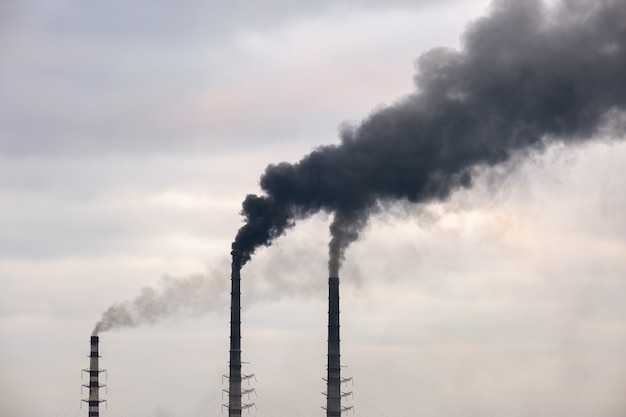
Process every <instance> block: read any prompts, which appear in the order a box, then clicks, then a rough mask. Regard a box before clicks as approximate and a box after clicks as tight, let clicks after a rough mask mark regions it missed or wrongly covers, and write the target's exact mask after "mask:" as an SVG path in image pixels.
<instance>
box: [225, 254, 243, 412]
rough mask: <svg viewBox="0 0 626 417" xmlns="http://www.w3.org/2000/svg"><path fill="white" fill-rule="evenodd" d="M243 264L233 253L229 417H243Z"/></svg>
mask: <svg viewBox="0 0 626 417" xmlns="http://www.w3.org/2000/svg"><path fill="white" fill-rule="evenodd" d="M240 270H241V262H240V261H239V258H238V256H237V255H236V254H235V253H233V263H232V270H231V291H230V362H229V365H228V371H229V374H228V417H240V416H241V300H240V299H241V289H240V284H241V275H240Z"/></svg>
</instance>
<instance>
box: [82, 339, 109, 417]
mask: <svg viewBox="0 0 626 417" xmlns="http://www.w3.org/2000/svg"><path fill="white" fill-rule="evenodd" d="M98 342H99V338H98V336H91V341H90V345H91V349H90V353H89V369H83V372H87V373H89V384H85V385H83V387H85V388H89V398H88V399H86V400H83V401H84V402H86V403H87V404H88V405H89V414H88V416H89V417H99V416H100V403H101V402H103V401H106V400H101V399H100V388H101V387H103V386H104V385H100V380H99V376H100V372H104V370H102V369H100V368H99V364H98V359H99V358H100V356H99V354H98Z"/></svg>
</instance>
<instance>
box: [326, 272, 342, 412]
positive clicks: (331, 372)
mask: <svg viewBox="0 0 626 417" xmlns="http://www.w3.org/2000/svg"><path fill="white" fill-rule="evenodd" d="M326 416H327V417H340V416H341V355H340V352H339V278H338V277H330V278H328V368H327V379H326Z"/></svg>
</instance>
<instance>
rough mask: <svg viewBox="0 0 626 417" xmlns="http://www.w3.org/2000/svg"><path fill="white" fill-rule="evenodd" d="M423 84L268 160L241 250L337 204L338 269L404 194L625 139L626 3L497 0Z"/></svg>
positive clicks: (444, 195)
mask: <svg viewBox="0 0 626 417" xmlns="http://www.w3.org/2000/svg"><path fill="white" fill-rule="evenodd" d="M415 86H416V89H415V91H414V92H413V93H411V94H409V95H407V96H406V97H404V98H402V99H400V100H399V101H398V102H397V103H395V104H393V105H391V106H389V107H386V108H383V109H380V110H377V111H375V112H373V113H372V114H370V115H369V116H368V117H366V118H365V119H364V120H363V121H362V122H361V123H360V124H358V125H353V126H344V127H343V129H342V131H341V135H340V136H341V137H340V139H341V141H340V143H339V144H338V145H327V146H320V147H319V148H317V149H316V150H314V151H313V152H311V153H310V154H309V155H306V156H305V157H304V158H303V159H302V160H300V161H299V162H297V163H295V164H289V163H285V162H282V163H278V164H274V165H270V166H268V167H267V169H266V170H265V173H264V174H263V175H262V177H261V179H260V185H261V188H262V190H263V192H264V194H263V195H260V196H259V195H248V196H247V197H246V198H245V200H244V202H243V208H242V215H243V216H244V219H245V224H244V226H243V227H242V228H241V229H240V230H239V231H238V233H237V236H236V238H235V240H234V242H233V244H232V249H233V256H234V259H238V260H239V261H240V264H241V265H243V264H245V263H246V262H247V261H248V260H250V258H251V256H252V254H253V253H254V252H255V250H256V249H257V248H258V247H260V246H268V245H271V243H272V242H273V240H274V239H275V238H277V237H279V236H281V235H282V234H284V233H285V232H286V231H287V230H288V229H290V228H292V227H293V226H294V225H295V224H296V221H297V220H299V219H303V218H306V217H309V216H311V215H312V214H315V213H317V212H320V211H323V212H326V213H332V214H333V216H334V220H333V221H332V224H331V225H330V232H331V240H330V247H329V254H330V260H329V273H330V276H336V275H337V273H338V270H339V267H340V265H341V261H342V259H343V257H344V254H345V250H346V248H347V247H348V245H349V244H350V243H352V242H354V241H355V240H357V239H358V238H359V233H360V232H361V231H362V230H363V228H364V227H365V226H366V225H367V224H368V219H369V218H370V216H371V215H372V214H373V213H375V212H376V211H378V210H379V208H380V207H381V206H384V205H386V204H388V203H389V202H394V201H405V202H411V203H428V202H432V201H444V200H446V199H448V197H449V196H450V195H451V194H452V193H453V192H454V191H455V190H457V189H460V188H469V187H471V186H472V185H473V182H474V178H475V176H476V175H477V174H478V173H479V172H480V171H482V170H484V169H488V168H491V167H496V166H501V165H502V164H505V163H507V162H508V161H511V160H512V159H513V158H520V157H523V156H526V155H529V154H532V153H536V152H541V151H543V150H544V149H545V148H546V147H548V146H550V145H551V144H554V143H564V144H576V143H581V142H584V141H587V140H590V139H592V138H594V137H596V136H597V135H598V134H599V133H600V132H602V133H609V134H613V135H615V137H620V136H622V135H623V133H624V127H625V123H624V109H625V107H626V2H624V1H623V0H593V1H592V0H564V1H561V2H559V3H557V4H556V5H555V6H548V5H546V4H545V3H543V2H541V1H539V0H496V1H494V2H493V3H492V5H491V13H490V15H489V16H487V17H484V18H482V19H479V20H477V21H475V22H473V23H471V24H470V25H469V26H468V29H467V31H466V32H465V34H464V36H463V38H462V48H461V49H460V50H452V49H444V48H438V49H433V50H431V51H429V52H427V53H425V54H423V55H422V56H421V57H420V58H419V59H418V61H417V75H416V76H415Z"/></svg>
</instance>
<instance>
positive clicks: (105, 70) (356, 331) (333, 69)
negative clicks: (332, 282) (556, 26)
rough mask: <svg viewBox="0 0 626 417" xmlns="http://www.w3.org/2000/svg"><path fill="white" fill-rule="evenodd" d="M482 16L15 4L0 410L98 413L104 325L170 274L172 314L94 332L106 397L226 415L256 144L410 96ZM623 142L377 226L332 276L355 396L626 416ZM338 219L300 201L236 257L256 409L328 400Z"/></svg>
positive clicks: (0, 19) (282, 148)
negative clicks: (271, 237) (425, 71)
mask: <svg viewBox="0 0 626 417" xmlns="http://www.w3.org/2000/svg"><path fill="white" fill-rule="evenodd" d="M487 13H489V2H488V1H483V0H480V1H479V0H447V1H438V2H435V1H400V0H398V1H394V0H392V1H386V2H384V4H383V2H374V1H366V0H363V1H358V0H351V1H348V0H346V1H333V2H326V1H316V2H311V1H293V2H281V1H268V2H263V5H262V6H261V5H260V4H259V3H258V2H248V1H232V2H228V4H221V3H217V2H213V1H205V2H198V1H193V0H188V1H184V2H176V4H174V3H172V2H167V1H158V2H147V1H143V0H141V1H135V2H121V1H110V2H104V3H102V4H95V3H94V4H92V3H86V2H79V1H76V0H65V1H62V0H54V1H43V0H26V1H19V2H18V1H11V0H9V1H8V2H3V3H2V5H0V52H1V54H2V59H0V158H1V163H0V170H1V171H2V175H0V201H1V202H2V204H0V282H1V283H2V290H1V291H0V340H1V343H0V367H1V368H2V372H1V373H0V415H2V416H12V417H38V416H43V415H48V416H50V415H52V416H53V417H75V416H82V415H86V414H87V407H86V405H82V408H80V407H81V401H80V399H81V398H86V396H87V390H85V389H83V390H82V393H81V384H84V383H87V378H86V377H85V376H83V378H82V379H81V371H82V369H85V368H87V367H88V359H87V356H88V355H89V336H90V335H91V332H92V330H93V328H94V326H95V324H96V323H97V322H98V321H99V320H100V318H101V316H102V314H103V312H104V311H105V310H107V308H109V307H110V306H112V305H116V304H117V303H124V302H127V301H128V300H130V301H132V300H135V299H137V297H144V298H139V300H142V299H146V298H147V299H151V298H150V297H152V298H155V297H156V300H157V301H159V300H161V299H160V298H159V294H163V293H165V294H173V296H172V297H171V299H174V300H175V302H172V303H171V305H173V307H172V308H171V310H168V311H169V314H168V315H167V317H161V316H154V317H152V319H153V320H148V322H147V323H141V324H139V325H137V326H136V327H132V328H119V329H114V330H111V331H108V332H104V333H102V334H101V335H100V336H101V337H100V354H101V356H102V358H101V362H100V365H101V367H102V368H104V369H106V370H107V373H106V380H105V381H103V382H104V383H106V384H107V390H106V393H104V392H103V393H102V396H103V398H105V399H106V400H107V402H106V403H105V404H106V405H105V404H103V406H102V410H101V415H103V416H115V417H118V416H124V417H134V416H139V417H141V416H143V417H153V416H154V417H170V416H171V417H173V416H186V417H195V416H206V415H219V414H225V413H226V410H225V409H223V407H222V404H223V403H225V402H226V400H227V397H226V396H224V395H223V391H222V390H223V389H226V388H227V384H226V383H225V380H224V379H223V376H222V375H224V374H226V373H227V372H228V348H229V341H228V336H229V314H228V298H229V277H230V270H229V267H230V258H229V257H230V248H231V243H232V241H233V238H234V236H235V234H236V233H237V230H238V229H239V228H240V227H241V226H242V218H241V215H240V210H241V202H242V201H243V199H244V198H245V196H246V195H247V194H249V193H261V192H262V190H261V189H260V186H259V177H260V175H261V174H262V173H263V171H264V169H265V167H266V166H267V165H269V164H272V163H278V162H281V161H287V162H296V161H298V160H300V158H302V157H303V156H304V155H306V154H307V153H309V152H311V151H312V150H313V149H315V148H316V147H317V146H320V145H328V144H337V143H339V140H340V139H339V138H340V135H339V132H340V130H341V128H342V126H345V124H346V123H358V122H359V121H361V120H363V119H364V118H365V117H367V116H368V115H370V114H372V112H373V111H374V110H376V109H381V108H383V107H384V106H386V105H390V104H392V103H395V102H396V101H397V100H399V99H401V98H402V97H405V96H406V95H407V94H409V93H411V92H412V91H413V90H414V89H415V85H414V76H415V73H416V67H417V64H416V59H417V58H418V57H419V56H420V55H421V54H423V53H424V52H426V51H428V50H430V49H432V48H435V47H440V46H444V47H450V48H461V47H462V41H461V35H462V33H463V32H464V31H465V30H466V29H467V28H468V24H470V23H471V22H473V21H475V20H476V19H477V18H479V17H480V16H482V15H485V14H487ZM609 136H610V135H609V134H606V135H604V134H603V133H602V132H601V133H599V134H597V135H596V140H594V141H591V142H588V143H585V144H580V145H576V146H564V145H560V144H556V145H553V146H551V147H549V148H547V149H546V150H545V151H543V152H532V153H530V154H529V155H528V156H527V157H526V158H524V159H522V160H516V161H514V163H510V164H507V165H506V166H502V167H496V168H493V169H488V170H484V171H483V172H481V173H480V174H479V175H478V176H477V178H476V180H475V184H474V186H473V187H471V188H468V189H463V190H460V191H457V192H455V193H453V194H452V196H451V197H450V198H449V199H448V200H446V201H441V202H432V203H428V204H419V205H415V204H410V203H406V202H396V203H394V204H390V205H389V206H388V207H386V209H385V210H384V211H382V212H380V213H378V214H376V215H375V216H374V217H373V218H372V219H371V221H370V223H369V225H368V227H367V228H366V230H364V231H363V233H362V234H361V238H360V239H359V240H358V241H357V242H355V243H353V244H352V245H351V246H350V247H349V248H348V249H347V252H346V260H345V262H344V265H343V266H342V269H341V272H340V276H341V325H342V327H341V332H342V333H341V339H342V364H343V365H344V368H343V376H345V377H352V378H353V380H352V383H350V384H348V385H347V386H345V387H344V388H345V389H346V390H348V391H352V392H353V395H352V396H350V397H348V398H346V400H345V401H344V405H347V406H354V415H358V416H363V417H370V416H372V417H373V416H390V415H394V416H424V417H425V416H433V415H437V416H440V417H457V416H459V417H460V416H475V417H479V416H480V417H482V416H495V415H498V416H505V417H525V416H543V415H552V416H561V415H568V416H572V417H579V416H581V417H582V416H590V415H595V416H608V417H618V416H620V417H621V416H623V415H624V414H625V413H626V400H625V399H624V398H626V397H625V396H624V387H625V386H626V358H625V356H624V355H625V354H624V352H626V307H625V306H624V303H623V299H624V296H626V280H625V278H626V217H625V216H624V212H625V210H624V209H625V207H626V164H625V163H624V162H625V161H626V143H624V142H623V141H620V140H619V139H621V138H622V137H617V138H615V137H609ZM331 220H332V216H331V215H326V214H317V215H315V216H313V217H311V218H308V219H305V220H303V221H299V222H298V223H297V225H296V226H295V227H294V228H293V229H291V230H289V231H288V233H287V234H286V235H285V236H282V237H280V238H278V239H276V241H275V242H274V243H273V245H272V246H270V247H267V248H265V247H264V248H261V249H259V250H258V251H257V252H256V253H255V255H254V256H253V258H252V260H251V261H250V262H248V263H247V264H246V265H245V266H244V268H243V270H242V273H241V274H242V305H243V313H242V351H243V353H242V356H243V360H244V361H245V362H246V364H245V365H244V373H247V374H254V375H255V378H253V379H251V383H250V386H251V387H254V388H255V389H256V394H253V395H252V396H251V397H250V399H249V400H248V399H247V398H245V397H244V402H254V403H255V404H256V407H253V408H251V409H250V415H251V416H259V417H266V416H267V417H275V416H279V415H288V414H290V415H298V416H303V417H308V416H316V415H323V414H324V410H323V409H321V407H322V406H323V405H325V399H324V397H323V395H322V394H321V392H322V391H324V390H325V387H324V381H323V380H322V378H323V377H325V374H326V325H327V323H326V320H327V293H326V289H327V288H326V285H327V276H328V272H327V261H328V260H327V257H328V240H329V232H328V225H329V223H330V221H331ZM169 305H170V304H168V306H169ZM244 386H245V384H244ZM245 413H247V411H246V412H245ZM350 413H352V411H350Z"/></svg>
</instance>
